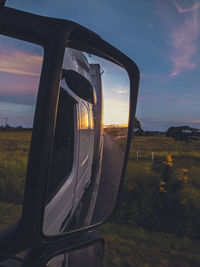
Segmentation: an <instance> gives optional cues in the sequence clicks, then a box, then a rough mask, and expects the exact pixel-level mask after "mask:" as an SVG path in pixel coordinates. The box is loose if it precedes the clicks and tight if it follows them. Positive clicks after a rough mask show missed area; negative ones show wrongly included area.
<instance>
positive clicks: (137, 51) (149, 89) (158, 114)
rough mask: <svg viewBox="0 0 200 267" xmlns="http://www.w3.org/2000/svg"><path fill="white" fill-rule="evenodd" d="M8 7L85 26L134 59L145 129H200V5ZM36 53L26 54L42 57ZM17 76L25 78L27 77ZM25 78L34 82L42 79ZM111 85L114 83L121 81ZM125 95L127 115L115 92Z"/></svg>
mask: <svg viewBox="0 0 200 267" xmlns="http://www.w3.org/2000/svg"><path fill="white" fill-rule="evenodd" d="M6 5H7V6H10V7H13V8H18V9H21V10H25V11H28V12H32V13H35V14H40V15H44V16H49V17H56V18H64V19H68V20H72V21H75V22H77V23H80V24H82V25H83V26H85V27H87V28H89V29H91V30H93V31H94V32H96V33H98V34H99V35H100V36H101V37H102V38H104V39H105V40H106V41H108V42H110V43H111V44H112V45H114V46H115V47H117V48H118V49H120V50H121V51H122V52H124V53H125V54H126V55H127V56H129V57H130V58H131V59H132V60H134V61H135V62H136V64H137V65H138V67H139V69H140V72H141V82H140V89H139V97H138V105H137V113H136V116H137V118H138V119H139V120H140V121H141V125H142V127H143V129H145V130H161V131H165V130H167V129H168V128H169V127H170V126H179V125H189V126H192V127H196V128H200V118H199V114H200V105H199V102H200V93H199V84H200V75H199V69H200V64H199V63H200V53H199V52H200V1H199V0H142V1H141V0H124V1H121V0H101V1H100V0H84V1H81V0H73V1H66V0H57V1H56V2H55V1H53V0H41V1H30V0H20V1H16V0H7V2H6ZM3 47H4V43H0V48H3ZM34 49H35V50H33V48H31V49H30V51H28V50H27V51H26V52H27V53H29V54H30V55H32V54H33V55H34V56H36V55H41V52H40V53H39V52H37V51H36V50H37V49H36V48H34ZM1 53H2V52H1ZM1 62H2V59H0V75H1V74H2V73H3V72H2V66H1V65H2V64H1ZM33 70H34V66H33ZM23 71H26V69H24V70H23ZM29 71H30V72H32V69H31V70H30V69H28V70H27V72H29ZM4 73H5V70H4ZM38 73H39V72H37V74H38ZM15 75H16V76H17V75H18V76H20V75H21V77H22V73H21V74H20V73H18V74H15ZM25 76H27V77H26V78H27V79H30V77H31V79H32V80H33V79H36V77H37V76H34V75H32V76H31V75H29V73H26V74H25V73H24V77H25ZM28 77H29V78H28ZM110 77H111V76H110ZM116 77H117V76H116ZM111 81H113V84H114V81H115V80H114V79H110V82H111ZM108 83H109V82H108ZM35 85H36V83H35ZM114 86H115V87H114V88H113V90H115V92H116V91H119V92H120V91H121V92H122V91H123V89H124V87H123V82H122V86H121V85H120V86H119V87H122V88H121V89H122V90H121V89H120V88H117V87H116V85H114ZM111 91H112V88H111V89H110V92H111ZM28 95H29V100H30V94H28ZM116 95H117V98H116ZM119 95H120V99H121V101H120V102H119V105H121V106H120V109H121V110H122V109H123V104H124V101H123V93H118V94H114V93H113V95H112V97H111V98H110V99H111V100H112V101H115V100H116V99H119ZM4 98H5V96H4ZM4 100H5V99H4ZM0 101H1V99H0ZM24 101H25V102H26V100H25V99H24ZM120 103H121V104H120ZM15 104H16V103H15ZM24 104H27V103H24ZM29 104H30V103H29ZM115 104H116V101H115ZM5 116H6V115H5ZM0 124H1V120H0Z"/></svg>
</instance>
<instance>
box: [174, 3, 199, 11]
mask: <svg viewBox="0 0 200 267" xmlns="http://www.w3.org/2000/svg"><path fill="white" fill-rule="evenodd" d="M172 3H173V4H174V5H175V6H176V8H177V9H178V12H179V13H187V12H190V11H193V10H195V9H198V8H199V5H200V4H199V3H195V4H194V5H193V6H192V7H190V8H186V9H183V8H181V7H180V6H179V5H178V4H177V3H176V2H174V1H172Z"/></svg>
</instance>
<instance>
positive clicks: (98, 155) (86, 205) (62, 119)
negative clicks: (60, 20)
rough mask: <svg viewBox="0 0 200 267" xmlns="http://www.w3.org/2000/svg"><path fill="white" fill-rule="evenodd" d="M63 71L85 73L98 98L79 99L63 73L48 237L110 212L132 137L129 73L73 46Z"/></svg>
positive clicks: (51, 172)
mask: <svg viewBox="0 0 200 267" xmlns="http://www.w3.org/2000/svg"><path fill="white" fill-rule="evenodd" d="M63 69H65V70H73V71H76V72H77V73H79V74H81V75H82V76H84V77H85V78H86V79H87V80H88V81H89V82H90V84H91V85H92V90H94V94H96V100H97V101H96V103H93V104H92V103H91V102H90V101H86V100H84V99H87V96H85V97H84V99H82V98H80V95H79V96H78V95H77V94H76V90H74V89H73V91H72V90H71V89H72V88H69V87H68V85H67V83H66V80H65V79H64V78H63V77H62V79H61V84H60V96H59V103H58V112H57V120H56V128H55V135H54V141H53V149H52V154H51V163H50V168H49V178H48V187H47V196H46V206H45V213H44V224H43V231H44V233H45V234H46V235H58V234H61V233H64V232H71V231H74V230H78V229H82V228H85V227H88V226H90V225H93V224H96V223H100V222H102V221H104V220H105V219H106V218H107V217H108V216H109V215H110V214H111V212H112V210H113V208H114V206H115V202H116V198H117V193H118V189H119V183H120V179H121V174H122V167H123V161H124V154H125V145H126V138H127V126H128V116H129V79H128V75H127V73H126V71H124V70H123V69H122V68H121V67H119V66H118V65H115V64H113V63H111V62H109V61H107V60H104V59H102V58H99V57H96V56H93V55H88V54H86V53H82V52H80V51H77V50H74V49H69V48H67V49H66V52H65V57H64V63H63ZM73 77H74V75H73V76H72V77H70V79H71V80H72V79H73ZM73 84H76V83H75V82H73ZM86 89H87V88H86ZM87 91H88V90H86V92H87ZM88 92H90V91H88ZM85 94H86V93H85ZM90 94H91V92H90Z"/></svg>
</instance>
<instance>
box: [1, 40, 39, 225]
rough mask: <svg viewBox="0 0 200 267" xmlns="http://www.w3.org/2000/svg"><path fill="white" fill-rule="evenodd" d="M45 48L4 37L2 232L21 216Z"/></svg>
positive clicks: (2, 84) (2, 66)
mask: <svg viewBox="0 0 200 267" xmlns="http://www.w3.org/2000/svg"><path fill="white" fill-rule="evenodd" d="M42 60H43V49H42V47H40V46H38V45H35V44H31V43H27V42H24V41H20V40H16V39H13V38H9V37H5V36H1V35H0V81H1V82H0V214H1V216H0V230H2V229H4V228H6V227H8V226H10V225H11V224H13V223H15V222H17V221H18V219H19V218H20V216H21V211H22V205H23V195H24V183H25V175H26V167H27V161H28V154H29V146H30V140H31V133H32V126H33V117H34V110H35V104H36V98H37V91H38V85H39V79H40V72H41V67H42Z"/></svg>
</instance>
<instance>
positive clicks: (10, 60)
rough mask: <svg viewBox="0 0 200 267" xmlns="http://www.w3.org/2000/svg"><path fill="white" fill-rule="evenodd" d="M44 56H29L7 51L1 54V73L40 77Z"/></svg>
mask: <svg viewBox="0 0 200 267" xmlns="http://www.w3.org/2000/svg"><path fill="white" fill-rule="evenodd" d="M41 65H42V56H39V55H33V54H28V53H25V52H22V51H19V50H10V51H7V50H6V49H3V51H2V52H1V54H0V71H1V72H6V73H11V74H17V75H30V76H40V71H41Z"/></svg>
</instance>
